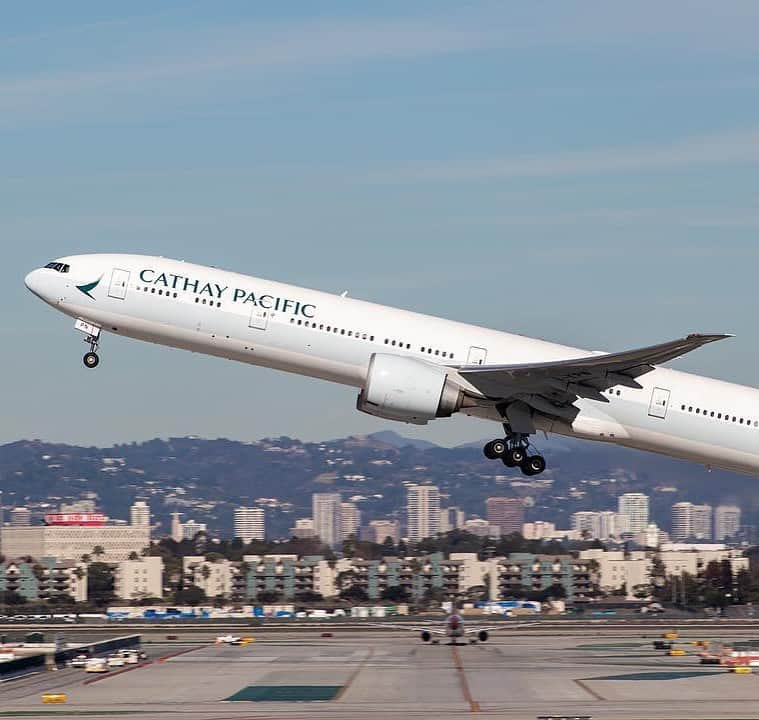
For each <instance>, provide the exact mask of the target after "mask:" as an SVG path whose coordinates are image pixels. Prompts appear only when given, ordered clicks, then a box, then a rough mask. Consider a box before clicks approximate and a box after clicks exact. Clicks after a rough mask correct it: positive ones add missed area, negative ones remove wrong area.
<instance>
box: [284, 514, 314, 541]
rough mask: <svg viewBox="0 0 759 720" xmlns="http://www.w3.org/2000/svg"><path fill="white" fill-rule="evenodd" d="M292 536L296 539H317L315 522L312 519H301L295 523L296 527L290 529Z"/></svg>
mask: <svg viewBox="0 0 759 720" xmlns="http://www.w3.org/2000/svg"><path fill="white" fill-rule="evenodd" d="M290 535H291V536H292V537H296V538H312V537H316V531H315V530H314V521H313V520H312V519H311V518H299V519H298V520H296V521H295V525H294V526H293V527H291V528H290Z"/></svg>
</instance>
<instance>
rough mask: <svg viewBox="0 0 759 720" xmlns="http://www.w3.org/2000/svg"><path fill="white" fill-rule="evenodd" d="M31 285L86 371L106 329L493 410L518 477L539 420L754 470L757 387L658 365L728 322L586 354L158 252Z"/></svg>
mask: <svg viewBox="0 0 759 720" xmlns="http://www.w3.org/2000/svg"><path fill="white" fill-rule="evenodd" d="M25 282H26V286H27V288H29V290H30V291H31V292H33V293H34V294H35V295H37V296H38V297H40V298H41V299H42V300H44V301H45V302H47V303H48V304H49V305H51V306H52V307H54V308H55V309H57V310H59V311H61V312H63V313H65V314H66V315H69V316H70V317H72V318H74V320H75V323H74V327H75V328H76V329H77V330H79V331H80V332H82V333H83V334H84V336H85V341H86V343H87V344H88V346H89V351H88V352H87V353H86V354H85V355H84V364H85V366H86V367H88V368H95V367H96V366H97V365H98V364H99V362H100V357H99V355H98V353H97V351H98V349H99V347H100V345H101V342H102V339H103V334H104V333H107V332H112V333H115V334H119V335H124V336H127V337H131V338H136V339H140V340H145V341H148V342H153V343H158V344H162V345H168V346H172V347H177V348H182V349H185V350H191V351H194V352H198V353H205V354H208V355H215V356H218V357H222V358H227V359H230V360H237V361H240V362H245V363H250V364H253V365H261V366H265V367H270V368H276V369H279V370H285V371H288V372H293V373H298V374H301V375H307V376H311V377H315V378H321V379H324V380H329V381H332V382H337V383H342V384H344V385H350V386H354V387H356V388H358V390H359V392H358V398H357V408H358V410H360V411H362V412H365V413H368V414H370V415H374V416H377V417H380V418H384V419H389V420H396V421H401V422H406V423H415V424H419V425H424V424H427V423H428V422H429V421H431V420H434V419H436V418H444V417H449V416H451V415H453V414H454V413H463V414H465V415H471V416H475V417H480V418H485V419H488V420H493V421H496V422H498V423H500V424H501V425H502V426H503V434H502V435H500V436H499V437H497V438H495V439H493V440H491V441H489V442H488V443H487V444H486V445H485V446H484V448H483V450H484V453H485V455H486V456H487V457H488V458H490V459H492V460H497V461H500V462H503V463H504V464H505V465H506V466H508V467H519V468H520V469H521V471H522V472H523V473H524V474H525V475H537V474H539V473H541V472H542V471H543V470H544V469H545V467H546V462H545V459H544V458H543V456H542V455H541V454H540V453H539V452H537V451H536V450H535V448H534V446H533V444H532V442H531V438H532V437H533V436H534V435H535V434H536V433H537V432H539V431H544V432H546V433H559V434H562V435H567V436H572V437H577V438H584V439H590V440H597V441H601V442H610V443H616V444H619V445H624V446H627V447H633V448H639V449H642V450H648V451H652V452H657V453H661V454H664V455H670V456H673V457H678V458H685V459H689V460H692V461H695V462H699V463H703V464H704V465H707V466H710V467H711V466H717V467H721V468H725V469H728V470H734V471H737V472H743V473H748V474H757V473H759V442H757V441H758V440H759V390H757V389H754V388H749V387H744V386H740V385H736V384H732V383H728V382H723V381H720V380H713V379H709V378H706V377H701V376H698V375H693V374H689V373H684V372H678V371H675V370H671V369H667V368H662V367H659V365H660V364H662V363H665V362H667V361H669V360H672V359H674V358H677V357H680V356H681V355H684V354H686V353H688V352H691V351H693V350H695V349H697V348H700V347H702V346H703V345H706V344H708V343H712V342H715V341H717V340H722V339H724V338H727V337H729V336H728V335H725V334H713V335H700V334H691V335H688V336H686V337H682V338H679V339H676V340H672V341H669V342H663V343H660V344H657V345H652V346H648V347H642V348H636V349H633V350H627V351H623V352H613V353H606V352H598V351H595V352H594V351H587V350H582V349H578V348H574V347H568V346H564V345H558V344H555V343H550V342H546V341H543V340H535V339H531V338H527V337H523V336H520V335H514V334H510V333H506V332H500V331H497V330H488V329H486V328H482V327H477V326H475V325H467V324H464V323H460V322H453V321H450V320H445V319H442V318H436V317H431V316H426V315H420V314H417V313H413V312H409V311H406V310H399V309H395V308H391V307H387V306H383V305H377V304H373V303H369V302H364V301H361V300H354V299H351V298H348V297H346V294H345V293H343V294H341V295H333V294H329V293H325V292H318V291H315V290H308V289H305V288H300V287H295V286H292V285H284V284H282V283H277V282H273V281H270V280H264V279H260V278H255V277H250V276H247V275H241V274H238V273H233V272H227V271H223V270H218V269H215V268H211V267H204V266H200V265H193V264H190V263H185V262H180V261H176V260H169V259H165V258H160V257H152V256H144V255H127V254H92V255H76V256H71V257H62V258H59V259H57V260H55V261H53V262H50V263H48V264H47V265H46V266H45V267H42V268H38V269H36V270H33V271H32V272H30V273H29V274H28V275H27V276H26V279H25Z"/></svg>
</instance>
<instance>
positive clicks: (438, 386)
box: [356, 353, 464, 425]
mask: <svg viewBox="0 0 759 720" xmlns="http://www.w3.org/2000/svg"><path fill="white" fill-rule="evenodd" d="M463 399H464V393H463V392H462V390H461V388H460V387H459V386H458V385H457V384H456V383H454V382H453V381H452V380H451V379H450V378H449V377H448V373H447V371H446V368H444V367H441V366H440V365H435V364H433V363H428V362H425V361H424V360H417V359H415V358H408V357H401V356H400V355H388V354H385V353H375V354H374V355H372V359H371V360H370V361H369V370H368V372H367V374H366V384H365V385H364V389H363V390H362V391H361V392H360V393H359V395H358V402H357V405H356V406H357V408H358V409H359V410H360V411H361V412H365V413H367V414H369V415H375V416H376V417H381V418H385V419H387V420H399V421H401V422H407V423H414V424H415V425H426V424H427V423H428V422H429V421H430V420H434V419H435V418H438V417H450V416H451V415H453V413H455V412H458V410H459V409H460V408H461V404H462V401H463Z"/></svg>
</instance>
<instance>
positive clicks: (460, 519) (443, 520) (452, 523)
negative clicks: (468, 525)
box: [440, 507, 466, 533]
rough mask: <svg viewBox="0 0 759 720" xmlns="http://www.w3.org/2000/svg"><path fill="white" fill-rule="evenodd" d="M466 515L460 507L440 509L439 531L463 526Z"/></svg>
mask: <svg viewBox="0 0 759 720" xmlns="http://www.w3.org/2000/svg"><path fill="white" fill-rule="evenodd" d="M465 520H466V515H465V514H464V511H463V510H462V509H461V508H458V507H447V508H443V509H442V510H441V511H440V532H441V533H447V532H451V530H459V529H461V528H463V527H464V521H465Z"/></svg>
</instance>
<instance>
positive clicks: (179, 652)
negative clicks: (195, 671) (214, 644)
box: [156, 645, 210, 663]
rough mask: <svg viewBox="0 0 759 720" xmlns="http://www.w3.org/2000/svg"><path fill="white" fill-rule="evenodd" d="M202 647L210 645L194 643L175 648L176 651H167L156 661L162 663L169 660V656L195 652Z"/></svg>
mask: <svg viewBox="0 0 759 720" xmlns="http://www.w3.org/2000/svg"><path fill="white" fill-rule="evenodd" d="M204 647H210V646H209V645H196V646H195V647H191V648H187V649H185V650H177V651H176V652H173V653H169V654H168V655H164V656H163V657H159V658H158V659H157V660H156V662H159V663H164V662H166V661H167V660H171V658H174V657H178V656H179V655H185V654H187V653H191V652H195V651H196V650H200V649H202V648H204Z"/></svg>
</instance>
